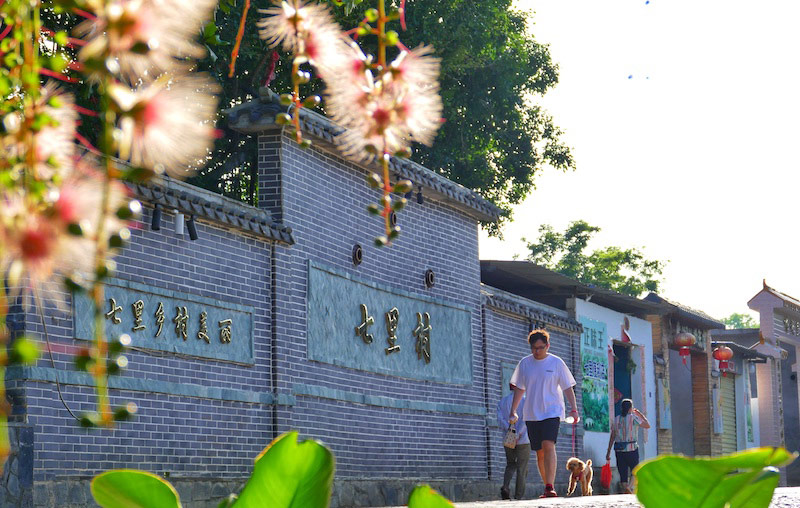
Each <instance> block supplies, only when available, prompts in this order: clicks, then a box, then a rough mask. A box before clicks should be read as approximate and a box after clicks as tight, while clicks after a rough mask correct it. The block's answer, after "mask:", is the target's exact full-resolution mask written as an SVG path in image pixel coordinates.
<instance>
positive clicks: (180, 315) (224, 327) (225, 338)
mask: <svg viewBox="0 0 800 508" xmlns="http://www.w3.org/2000/svg"><path fill="white" fill-rule="evenodd" d="M121 312H122V305H119V304H117V300H116V299H115V298H109V299H108V312H106V313H105V317H106V319H107V320H108V322H109V323H110V324H111V325H112V326H114V325H119V324H120V323H122V319H121V318H120V317H119V314H120V313H121ZM131 312H132V315H133V326H132V327H131V330H130V331H131V332H140V331H143V330H146V329H147V326H146V325H145V324H144V314H145V312H146V309H145V304H144V301H143V300H141V299H139V300H136V301H135V302H133V303H132V304H131ZM164 312H165V311H164V303H163V302H158V305H157V306H156V309H155V310H154V311H153V316H154V317H155V322H156V329H155V337H161V334H162V332H163V331H164V320H165V314H164ZM189 319H190V316H189V308H188V307H187V306H185V305H183V306H180V305H177V306H175V317H173V318H172V322H173V323H175V336H176V337H177V338H179V339H183V340H187V339H188V338H189V332H188V323H189ZM198 322H199V330H198V332H197V339H198V340H203V341H205V343H206V344H210V343H211V337H210V336H209V335H208V312H206V311H205V310H203V311H201V312H200V314H199V316H198ZM217 325H218V326H219V341H220V342H221V343H222V344H230V342H231V337H232V330H231V327H232V326H233V320H232V319H223V320H219V321H218V322H217ZM126 331H127V330H126Z"/></svg>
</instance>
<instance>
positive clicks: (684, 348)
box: [674, 332, 697, 365]
mask: <svg viewBox="0 0 800 508" xmlns="http://www.w3.org/2000/svg"><path fill="white" fill-rule="evenodd" d="M674 343H675V345H676V346H678V347H679V348H680V349H679V350H678V354H680V355H681V356H682V357H683V364H684V365H686V357H687V356H689V353H690V351H689V348H690V347H692V346H694V345H695V344H696V343H697V339H695V338H694V335H692V334H691V333H689V332H681V333H679V334H678V335H676V336H675V340H674Z"/></svg>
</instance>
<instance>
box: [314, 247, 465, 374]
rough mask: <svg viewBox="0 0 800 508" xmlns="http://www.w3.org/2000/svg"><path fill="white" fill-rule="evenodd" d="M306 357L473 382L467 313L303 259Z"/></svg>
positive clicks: (455, 306) (452, 305) (460, 307)
mask: <svg viewBox="0 0 800 508" xmlns="http://www.w3.org/2000/svg"><path fill="white" fill-rule="evenodd" d="M307 307H308V313H307V319H308V358H309V359H310V360H316V361H320V362H325V363H332V364H334V365H340V366H343V367H350V368H354V369H358V370H364V371H369V372H377V373H381V374H391V375H395V376H400V377H404V378H410V379H423V380H430V381H441V382H446V383H453V384H464V385H468V384H472V326H471V319H472V314H471V313H470V311H469V310H468V309H467V307H465V306H463V305H459V304H456V303H449V302H445V301H441V300H437V299H433V298H430V297H427V296H424V295H418V294H412V293H408V292H405V291H402V290H399V289H394V288H390V287H388V286H385V285H382V284H378V283H375V282H370V281H366V280H362V279H359V278H357V277H353V276H352V275H350V274H347V273H344V272H339V271H337V270H335V269H332V268H330V267H326V266H324V265H321V264H318V263H314V262H311V261H309V267H308V306H307Z"/></svg>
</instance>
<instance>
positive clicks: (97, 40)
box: [76, 0, 217, 82]
mask: <svg viewBox="0 0 800 508" xmlns="http://www.w3.org/2000/svg"><path fill="white" fill-rule="evenodd" d="M216 5H217V2H216V0H111V1H109V2H106V3H105V5H104V6H103V7H102V8H101V9H99V11H98V12H97V13H96V14H97V17H96V18H95V19H88V20H86V21H84V22H83V23H81V24H80V25H78V27H77V28H76V34H77V35H79V36H81V37H84V38H86V39H87V44H86V45H85V46H84V47H83V48H82V49H81V51H80V53H79V54H78V57H79V58H80V59H81V60H83V61H86V60H91V59H96V60H99V61H101V62H102V61H105V60H106V58H108V57H111V58H115V59H117V61H118V62H119V65H120V70H121V71H122V73H123V74H124V75H125V76H127V77H128V78H129V79H130V80H131V81H132V82H133V81H135V80H136V78H147V74H148V73H150V72H151V71H155V73H156V74H157V73H158V72H159V71H165V70H169V69H171V68H173V67H174V66H175V65H176V64H177V63H178V61H177V60H176V58H186V57H193V58H199V57H202V56H203V54H204V50H203V48H202V46H200V45H198V44H196V43H195V42H193V39H194V38H195V37H196V36H197V34H198V32H199V30H200V29H201V28H202V27H203V25H204V24H205V22H206V21H208V20H209V19H210V18H211V14H212V12H213V10H214V8H215V7H216Z"/></svg>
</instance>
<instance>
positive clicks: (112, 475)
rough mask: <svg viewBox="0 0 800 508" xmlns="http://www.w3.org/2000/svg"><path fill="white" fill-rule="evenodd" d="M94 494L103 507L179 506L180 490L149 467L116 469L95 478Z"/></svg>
mask: <svg viewBox="0 0 800 508" xmlns="http://www.w3.org/2000/svg"><path fill="white" fill-rule="evenodd" d="M92 496H94V500H95V501H97V504H99V505H100V506H102V507H103V508H180V506H181V502H180V500H179V498H178V493H177V492H176V491H175V489H174V488H173V487H172V485H170V484H169V482H167V481H166V480H164V479H162V478H161V477H159V476H156V475H154V474H152V473H148V472H146V471H137V470H135V469H115V470H113V471H107V472H105V473H102V474H99V475H97V476H95V477H94V479H93V480H92Z"/></svg>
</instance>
